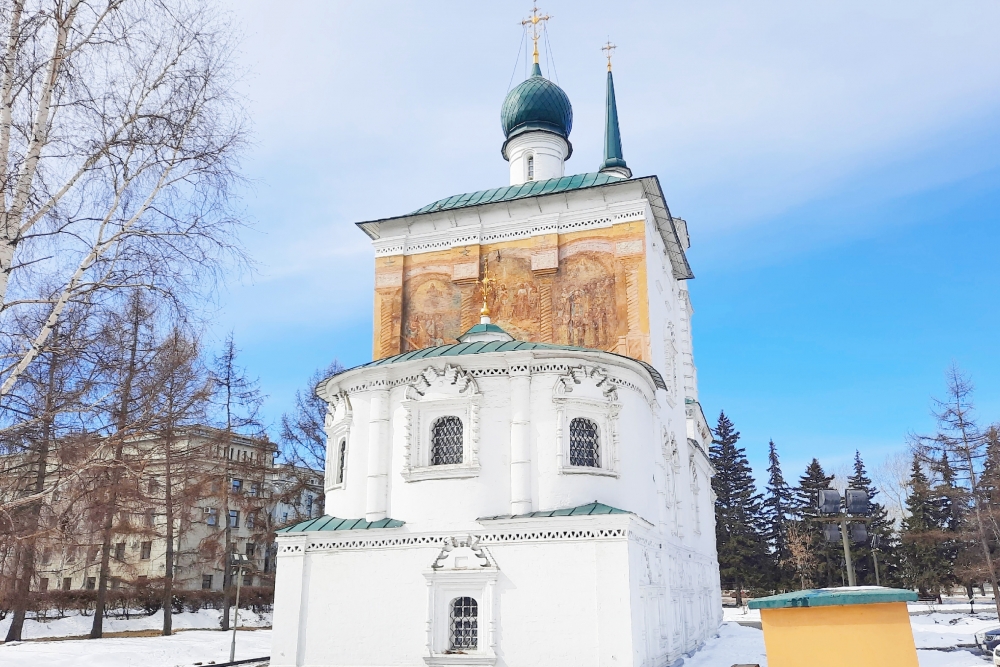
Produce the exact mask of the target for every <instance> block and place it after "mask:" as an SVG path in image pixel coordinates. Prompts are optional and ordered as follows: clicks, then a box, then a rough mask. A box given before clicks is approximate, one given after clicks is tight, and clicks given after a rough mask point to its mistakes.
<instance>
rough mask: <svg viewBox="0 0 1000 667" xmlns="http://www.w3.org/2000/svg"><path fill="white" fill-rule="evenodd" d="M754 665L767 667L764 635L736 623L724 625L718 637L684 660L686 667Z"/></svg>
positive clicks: (754, 629)
mask: <svg viewBox="0 0 1000 667" xmlns="http://www.w3.org/2000/svg"><path fill="white" fill-rule="evenodd" d="M754 663H757V664H759V665H760V667H767V657H766V656H765V655H764V633H763V632H761V631H760V630H758V629H756V628H746V627H743V626H741V625H737V624H736V623H723V624H722V627H721V628H719V634H718V636H716V637H713V638H712V639H709V640H708V641H707V642H705V645H704V646H703V647H702V648H701V650H700V651H698V652H697V653H695V654H694V655H693V656H692V657H690V658H685V659H684V667H732V665H738V664H748V665H752V664H754Z"/></svg>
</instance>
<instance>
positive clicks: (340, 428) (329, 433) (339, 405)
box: [323, 391, 354, 492]
mask: <svg viewBox="0 0 1000 667" xmlns="http://www.w3.org/2000/svg"><path fill="white" fill-rule="evenodd" d="M353 422H354V409H353V408H352V406H351V398H350V396H348V395H347V392H345V391H340V392H338V393H337V394H336V395H335V396H334V397H333V398H332V399H331V400H330V402H329V404H328V405H327V409H326V418H325V419H324V422H323V431H324V432H325V433H326V471H325V473H324V485H323V490H324V492H328V491H333V490H335V489H343V488H345V487H346V484H347V461H348V459H347V453H348V452H347V450H349V449H350V448H351V424H353ZM342 440H346V441H347V449H345V450H344V457H345V461H344V478H343V480H342V481H341V482H340V483H338V482H337V470H338V466H339V465H340V442H341V441H342ZM331 448H332V451H331Z"/></svg>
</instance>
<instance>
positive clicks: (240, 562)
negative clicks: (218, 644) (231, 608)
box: [229, 553, 250, 662]
mask: <svg viewBox="0 0 1000 667" xmlns="http://www.w3.org/2000/svg"><path fill="white" fill-rule="evenodd" d="M229 564H230V565H231V566H232V567H233V569H234V570H235V572H236V614H235V617H234V619H233V642H232V644H230V645H229V662H234V661H235V660H236V628H237V626H239V624H240V582H242V580H243V570H244V569H245V568H246V567H247V566H248V565H249V564H250V559H249V558H248V557H247V556H245V555H243V554H237V553H233V554H230V555H229Z"/></svg>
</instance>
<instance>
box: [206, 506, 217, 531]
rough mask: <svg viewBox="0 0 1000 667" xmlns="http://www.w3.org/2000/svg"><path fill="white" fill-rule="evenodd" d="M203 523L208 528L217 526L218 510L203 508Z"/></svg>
mask: <svg viewBox="0 0 1000 667" xmlns="http://www.w3.org/2000/svg"><path fill="white" fill-rule="evenodd" d="M205 523H206V524H207V525H209V526H218V525H219V510H218V509H216V508H214V507H206V508H205Z"/></svg>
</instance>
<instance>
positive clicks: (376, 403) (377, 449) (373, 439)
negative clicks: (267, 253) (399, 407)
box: [365, 389, 392, 521]
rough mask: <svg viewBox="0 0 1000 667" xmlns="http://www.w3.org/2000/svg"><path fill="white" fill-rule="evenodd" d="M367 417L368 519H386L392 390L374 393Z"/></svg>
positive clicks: (366, 516) (366, 509)
mask: <svg viewBox="0 0 1000 667" xmlns="http://www.w3.org/2000/svg"><path fill="white" fill-rule="evenodd" d="M369 405H370V408H369V409H370V410H371V412H370V413H369V416H368V495H367V498H366V503H365V520H366V521H378V520H379V519H384V518H386V512H387V509H388V508H387V505H388V492H389V458H390V449H391V446H392V439H391V434H390V433H389V390H388V389H380V390H376V391H374V392H372V399H371V403H370V404H369Z"/></svg>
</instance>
